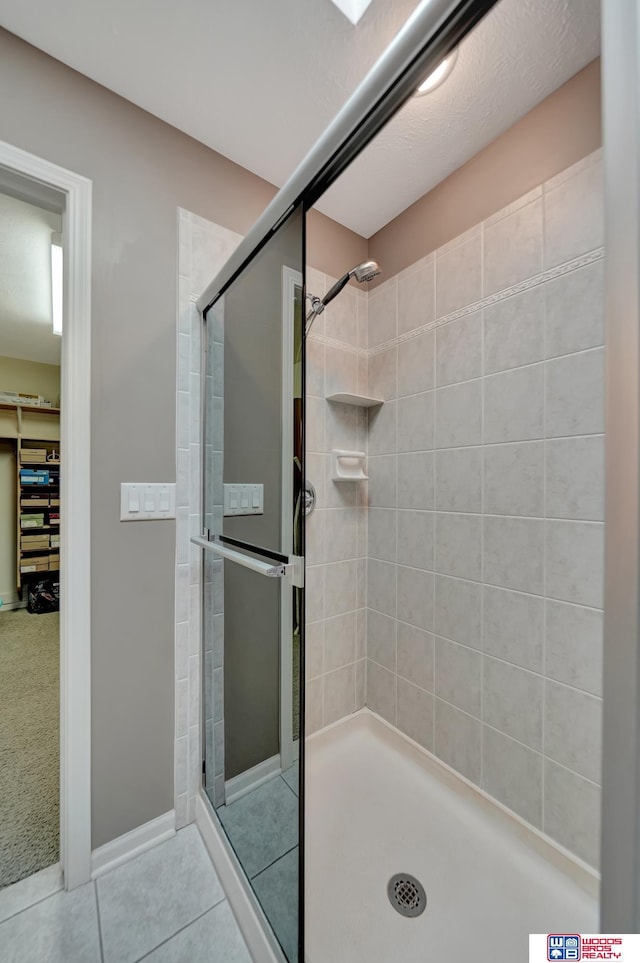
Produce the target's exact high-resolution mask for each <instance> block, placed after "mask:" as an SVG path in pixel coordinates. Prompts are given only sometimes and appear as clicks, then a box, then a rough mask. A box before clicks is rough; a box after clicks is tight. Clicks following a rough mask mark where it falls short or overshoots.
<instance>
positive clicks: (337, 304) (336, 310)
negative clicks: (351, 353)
mask: <svg viewBox="0 0 640 963" xmlns="http://www.w3.org/2000/svg"><path fill="white" fill-rule="evenodd" d="M337 280H338V279H337V278H332V277H327V279H326V282H327V288H329V287H333V285H334V284H335V282H336V281H337ZM325 315H326V316H325V334H326V336H327V338H334V339H335V340H336V341H342V342H344V343H345V344H349V345H353V346H354V347H355V346H356V345H357V344H358V290H357V288H356V286H355V285H354V284H347V286H346V288H344V289H343V291H342V293H341V294H340V297H338V298H335V300H333V301H332V302H331V304H329V306H328V307H327V309H326V311H325Z"/></svg>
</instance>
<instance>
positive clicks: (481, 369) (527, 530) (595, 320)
mask: <svg viewBox="0 0 640 963" xmlns="http://www.w3.org/2000/svg"><path fill="white" fill-rule="evenodd" d="M493 6H494V3H493V2H490V0H486V2H453V0H431V2H425V3H423V4H421V5H420V6H419V8H418V10H417V11H416V13H415V14H414V16H413V17H412V18H411V20H410V21H409V22H408V23H407V25H406V27H405V28H404V30H403V31H402V32H401V33H400V34H399V35H398V37H397V38H396V40H395V41H394V43H393V44H392V45H391V47H390V48H389V50H388V51H387V52H386V53H385V54H384V55H383V57H382V58H381V59H380V61H379V62H378V63H377V64H376V66H375V67H374V68H373V70H372V72H371V73H370V75H369V76H368V77H367V78H366V80H365V81H364V82H363V84H362V85H361V87H360V88H359V89H358V91H357V92H356V94H355V95H354V97H353V98H352V100H351V101H350V102H349V103H348V104H347V106H346V107H345V108H344V109H343V111H342V112H341V113H340V114H339V115H338V117H337V118H336V120H335V121H334V123H333V124H332V125H331V126H330V127H329V129H328V130H327V132H326V133H325V135H324V136H323V137H322V138H321V140H320V141H319V142H318V144H317V145H316V147H315V148H314V149H313V151H311V153H310V154H309V155H308V157H307V158H306V159H305V160H304V161H303V163H302V164H301V165H300V167H299V168H298V170H297V171H296V172H295V173H294V175H293V176H292V178H291V180H290V181H289V182H288V184H287V185H286V186H285V187H284V188H283V189H282V190H281V191H280V192H279V194H278V195H277V196H276V198H275V199H274V201H273V202H272V204H271V205H270V206H269V208H267V210H266V211H265V213H264V214H263V216H262V217H261V219H260V220H259V221H258V223H257V224H256V225H255V227H254V228H253V229H252V231H251V232H250V233H249V235H247V237H246V238H245V239H244V240H242V241H241V243H240V244H239V245H238V247H237V248H236V250H235V251H234V253H233V254H232V255H231V257H230V258H229V260H228V261H227V262H226V264H225V265H224V267H223V268H222V269H221V270H220V272H219V273H218V274H217V276H216V277H215V278H214V280H213V281H212V282H211V283H210V284H209V286H208V287H207V289H206V290H205V292H204V293H203V294H202V295H201V296H200V298H199V300H198V309H199V311H200V313H201V323H202V360H201V368H200V370H201V373H202V376H201V379H200V385H201V394H202V410H201V414H202V422H201V423H202V439H201V451H202V502H201V504H202V527H201V529H199V531H198V532H197V534H193V536H192V539H191V541H192V542H193V543H194V544H196V545H197V546H198V547H199V549H201V550H202V652H203V655H204V656H205V657H204V659H203V663H204V672H203V686H202V703H201V720H200V731H201V733H202V749H203V753H202V755H203V767H202V782H201V795H200V800H199V803H198V805H199V820H200V821H201V822H202V824H205V823H206V827H207V829H206V833H205V837H206V838H210V839H211V840H213V842H212V843H211V846H212V850H213V852H214V856H215V855H216V854H217V857H218V863H219V867H220V866H223V867H224V871H222V870H221V872H222V875H223V878H224V880H225V882H226V885H227V890H228V892H229V898H230V900H231V901H232V903H234V908H235V910H236V913H237V915H238V917H239V920H240V923H241V926H242V929H243V932H244V933H245V936H246V937H247V940H248V942H249V945H250V948H251V949H252V952H253V954H254V957H255V959H257V960H258V959H259V960H265V961H267V960H269V961H271V963H273V961H282V960H287V961H289V963H294V961H295V963H303V961H307V963H321V961H329V960H340V961H343V963H359V961H361V960H362V961H364V960H367V961H374V960H380V961H383V960H389V959H403V960H407V961H409V960H416V961H417V960H421V959H424V958H425V956H424V954H425V948H426V947H427V946H429V947H430V948H431V949H432V951H433V952H434V954H436V955H438V954H439V955H441V956H443V957H444V958H446V959H450V960H452V961H454V963H458V961H459V960H460V961H461V960H462V959H466V958H468V957H469V956H473V955H474V953H475V952H476V949H477V945H478V940H481V941H483V942H484V941H496V940H497V941H498V942H499V943H500V946H499V947H498V948H497V949H495V950H494V951H492V952H493V958H494V959H496V960H499V961H500V963H502V961H503V960H504V961H506V960H510V959H512V958H518V959H520V958H521V959H524V958H525V955H526V947H527V945H528V944H527V940H528V934H529V933H553V932H558V933H562V932H566V933H579V932H590V933H595V932H597V931H598V930H600V931H602V932H611V931H612V930H614V929H616V928H617V929H623V930H624V929H626V931H627V932H632V931H633V928H634V925H636V924H637V915H636V908H635V907H634V901H633V897H632V896H630V895H629V894H630V893H631V894H633V893H636V892H637V890H636V889H635V886H636V882H637V880H636V872H637V864H636V863H634V861H633V859H632V857H631V855H629V854H633V853H634V852H637V847H638V839H637V827H635V823H634V817H633V813H634V808H635V792H636V788H635V786H636V782H635V775H634V774H635V772H636V767H637V765H638V763H637V759H635V757H634V755H633V752H632V750H633V748H634V747H635V745H636V742H635V738H636V729H635V727H636V726H637V719H636V718H635V715H634V713H633V711H632V708H631V707H630V704H637V692H636V690H635V686H636V685H637V676H636V671H635V669H636V666H637V638H636V635H635V628H636V626H635V617H634V615H633V613H634V612H635V603H636V602H637V584H636V581H637V579H636V576H637V572H638V561H637V538H636V535H637V533H636V532H635V530H634V535H633V545H632V546H630V545H626V547H625V545H624V544H623V543H624V540H625V539H627V538H629V536H628V531H629V530H630V529H628V527H626V526H625V524H624V520H623V519H621V518H620V508H619V505H620V500H621V498H623V497H624V498H625V499H626V505H627V509H626V510H627V516H626V517H627V518H628V520H629V521H632V520H633V518H634V517H635V514H634V513H635V507H634V506H633V505H630V503H629V487H630V485H631V482H632V481H634V480H635V474H633V471H632V464H631V462H632V460H633V457H634V452H636V447H634V446H635V445H636V443H637V439H635V440H634V441H633V444H632V443H631V439H625V441H624V443H623V442H622V440H621V438H620V437H619V434H616V432H615V431H614V434H613V436H610V437H612V438H613V440H612V442H611V448H610V449H609V450H608V455H607V457H608V458H609V459H610V458H612V457H613V453H614V452H615V451H616V450H617V451H618V455H617V458H618V464H623V463H624V464H625V465H627V468H628V471H629V473H630V474H629V476H628V479H627V481H624V479H621V477H620V475H621V472H620V471H619V470H616V468H615V467H612V466H611V462H610V461H609V462H607V493H608V494H607V497H608V499H609V500H610V501H609V502H608V504H607V511H606V521H607V548H606V558H605V549H604V528H605V503H604V473H605V451H604V439H605V404H604V401H605V380H606V379H605V369H604V363H605V362H604V356H605V344H606V348H607V352H608V364H609V366H610V370H611V365H615V364H616V361H618V362H619V363H620V362H621V361H622V359H623V358H624V357H625V336H624V332H623V330H622V329H623V328H624V327H625V325H626V326H627V327H628V328H629V330H628V331H627V332H626V336H627V337H628V338H629V339H630V343H631V344H633V345H637V332H636V331H635V330H634V331H633V332H632V331H631V328H630V325H631V318H632V317H633V318H634V319H635V320H636V321H637V313H634V310H635V309H633V308H632V306H631V307H630V306H629V305H628V304H627V305H626V306H622V305H621V303H620V302H616V303H614V302H612V300H611V298H612V295H611V291H610V287H611V281H610V280H608V279H605V274H604V222H605V217H606V220H607V253H608V257H609V256H610V251H611V250H617V251H618V253H619V252H620V251H622V250H627V249H629V247H631V249H632V250H635V249H636V248H635V247H634V246H633V245H634V244H635V245H636V247H637V243H638V241H637V238H635V235H634V234H633V229H632V225H631V224H627V226H626V234H625V229H624V228H623V225H622V222H621V219H620V216H621V212H622V210H623V209H624V203H623V201H622V200H621V198H620V196H619V194H618V192H617V191H615V190H613V189H612V188H611V187H610V186H609V183H610V181H609V179H610V178H611V177H612V176H613V174H612V172H613V171H614V169H615V163H614V161H613V160H612V159H611V156H610V155H609V153H608V152H609V151H610V150H612V147H611V146H610V145H613V144H614V143H616V142H618V141H620V138H624V137H625V136H626V137H631V134H630V133H629V124H627V123H626V122H625V116H626V115H625V110H626V111H630V112H631V113H632V112H633V103H626V102H623V101H624V97H622V95H621V90H620V85H619V79H618V77H617V76H616V67H615V66H613V67H612V68H611V69H610V75H611V76H610V79H609V81H608V83H609V87H608V88H607V85H606V83H605V103H604V107H605V118H606V119H605V162H606V163H608V164H609V165H610V169H607V170H605V171H603V156H602V151H601V150H596V151H591V152H589V153H588V154H587V156H585V157H582V158H581V159H580V160H578V161H575V162H573V163H571V164H570V165H569V166H567V167H566V168H565V169H563V170H561V171H560V172H558V173H555V174H554V175H553V176H552V177H548V178H546V179H541V181H540V183H538V184H537V185H536V186H535V187H533V189H530V190H527V191H526V192H523V194H522V196H519V197H518V198H516V199H513V200H512V201H511V202H510V203H509V205H508V206H506V207H500V208H499V209H496V210H492V211H491V212H490V213H489V214H487V216H486V217H484V219H482V220H481V221H480V222H479V223H477V224H475V225H474V226H473V227H471V228H469V229H467V230H465V231H464V232H462V233H459V234H456V235H455V236H452V237H450V238H449V239H448V240H447V241H446V243H444V244H442V245H441V246H440V247H438V248H437V249H435V250H432V251H430V252H429V253H428V254H426V255H424V256H422V257H420V258H418V259H416V260H415V261H413V262H411V263H409V264H408V265H406V266H403V267H402V269H401V270H398V271H395V272H394V273H391V272H385V260H384V258H383V257H382V256H380V264H378V263H377V262H376V261H374V260H372V259H370V258H369V259H367V260H366V261H364V262H363V263H361V264H358V266H357V267H355V268H352V269H349V264H344V266H343V270H344V271H345V272H346V273H344V274H343V275H342V277H340V278H339V279H338V280H336V279H335V278H334V277H332V276H329V275H327V274H326V273H325V272H323V271H322V270H321V269H320V268H321V266H320V265H318V264H314V263H313V262H312V259H311V258H308V257H307V239H306V234H307V231H308V230H310V227H309V222H308V214H309V212H310V211H311V209H312V208H313V207H314V205H315V204H316V202H317V201H318V199H319V198H320V197H321V196H322V195H323V193H324V192H325V191H326V190H327V189H328V188H329V187H330V186H331V185H332V184H333V183H334V182H335V181H336V180H337V178H339V176H340V174H341V173H342V172H343V171H344V170H346V168H347V167H348V165H349V164H350V163H351V161H352V160H353V159H354V158H355V157H356V156H357V155H358V153H359V152H360V151H361V150H363V149H364V148H365V147H366V145H367V144H368V143H370V141H371V140H372V138H373V137H374V136H375V135H376V133H377V132H378V131H379V130H381V129H382V127H383V126H384V125H385V124H386V123H387V122H388V120H389V119H390V118H391V117H392V116H393V115H394V113H395V112H396V111H397V110H399V109H400V108H401V107H402V105H403V104H404V103H405V102H406V101H407V99H408V98H409V97H410V95H411V93H412V92H413V91H414V90H415V89H416V87H417V86H418V83H419V82H420V81H421V80H422V79H424V77H425V76H426V75H428V74H429V72H430V71H431V70H433V69H434V68H435V67H436V66H437V65H438V63H440V62H441V60H442V59H443V57H445V56H446V55H447V54H448V53H449V52H450V51H451V50H453V49H454V48H456V47H457V46H458V45H460V44H461V42H462V41H463V40H464V38H465V36H466V35H467V34H469V33H470V32H471V31H472V30H473V28H474V27H475V26H476V24H477V23H479V22H480V21H481V19H482V18H483V17H484V15H485V14H486V13H487V12H488V11H489V10H490V9H491V8H492V7H493ZM615 6H616V7H617V8H618V9H617V11H613V9H612V8H611V7H610V8H609V18H610V23H609V27H608V29H609V41H608V42H609V43H614V39H613V38H617V39H616V40H615V42H616V43H622V39H621V38H622V36H623V35H624V32H625V30H624V18H625V16H627V17H628V16H630V14H629V12H628V11H626V12H625V11H624V8H625V4H624V2H623V0H620V2H619V3H616V4H615ZM616 31H617V32H618V33H619V34H620V36H619V37H618V34H617V33H616ZM605 54H606V48H605ZM623 60H624V58H622V60H621V61H620V62H621V63H622V61H623ZM605 69H606V70H607V69H609V64H608V62H607V61H605ZM627 69H630V67H629V65H628V64H627ZM620 71H622V67H619V70H618V73H619V74H620ZM605 76H607V75H605ZM616 85H617V86H616ZM628 99H629V100H630V101H632V98H631V94H629V95H628ZM612 102H613V106H612ZM607 111H608V113H607ZM634 136H635V133H634ZM607 138H608V139H607ZM619 146H620V145H619V144H618V148H619ZM626 148H627V149H628V152H629V154H630V155H633V156H634V157H635V154H637V153H639V152H638V147H637V144H635V146H634V147H633V150H631V149H630V147H629V144H626ZM634 151H635V154H634ZM636 162H637V158H636ZM623 166H624V165H623ZM619 176H620V178H623V177H624V178H626V179H625V184H630V183H633V177H634V174H633V170H632V168H631V167H630V166H627V168H626V169H625V170H624V171H622V172H621V173H620V175H619ZM605 184H606V185H607V190H606V191H605V189H604V187H605ZM605 211H606V214H605ZM634 238H635V240H634ZM371 253H376V252H373V251H372V252H371ZM376 256H378V254H377V253H376ZM309 261H311V263H309ZM351 263H353V262H351ZM626 263H627V269H628V270H629V271H632V265H631V263H630V262H629V261H627V262H626ZM347 269H348V270H347ZM622 270H623V268H622V261H621V262H620V264H619V265H618V266H616V268H615V271H617V272H622ZM336 273H337V272H336ZM378 275H380V277H378ZM366 282H371V283H370V286H369V287H368V288H366V286H365V285H366ZM622 282H623V277H622V274H621V273H620V274H619V277H618V281H617V287H616V291H617V292H618V293H617V295H616V296H617V297H618V298H620V297H621V295H620V293H619V292H620V291H622V290H625V286H624V283H622ZM605 289H606V292H607V295H606V297H607V298H608V303H609V309H608V310H609V313H608V320H607V324H608V327H607V334H606V337H605V327H604V315H605ZM626 290H627V291H628V287H627V288H626ZM324 292H326V293H324ZM614 301H615V299H614ZM612 304H613V306H614V314H613V315H612V314H611V310H612ZM619 329H620V330H619ZM637 367H638V366H637V358H636V357H634V362H633V364H632V365H629V366H628V368H627V369H626V370H624V371H623V368H624V366H622V367H621V369H620V371H618V369H617V368H616V369H615V370H616V372H617V374H616V379H614V380H615V381H616V385H615V386H614V385H613V384H612V383H611V379H609V382H608V383H607V384H608V387H607V393H608V394H607V397H608V409H607V424H606V429H607V432H608V431H610V430H611V426H612V424H613V425H615V426H616V430H617V428H618V427H619V424H620V419H626V423H627V424H629V423H630V419H631V412H632V411H633V410H634V405H635V404H636V402H637V384H636V382H637ZM618 375H619V377H618ZM634 417H635V416H634ZM634 424H635V421H634ZM614 446H615V448H614ZM623 452H624V454H623ZM620 459H622V461H621V460H620ZM628 459H630V460H631V462H628V461H627V460H628ZM629 479H631V481H629ZM614 493H615V502H613V501H612V499H614ZM631 501H632V502H634V501H635V502H637V491H636V492H635V493H634V494H633V497H632V498H631ZM616 539H617V541H614V540H616ZM622 558H624V559H626V563H625V567H624V571H620V570H619V569H620V566H621V564H622V562H621V559H622ZM623 588H625V589H626V594H625V592H624V591H623ZM610 600H615V611H614V612H612V611H611V610H610V609H609V608H608V606H609V601H610ZM603 609H604V610H606V611H607V617H606V620H605V623H604V629H603ZM603 634H604V639H605V640H606V642H605V644H604V646H603ZM603 650H604V671H603V667H602V663H603ZM625 667H626V672H625ZM603 677H604V700H603ZM623 683H624V684H626V685H627V686H628V687H629V691H628V693H627V700H628V701H627V702H626V703H624V704H621V703H620V702H619V701H618V699H617V697H616V693H617V692H618V691H620V686H621V685H623ZM634 700H635V701H634ZM627 710H628V711H627ZM603 715H604V743H603V744H602V741H601V740H602V737H601V730H602V717H603ZM603 765H604V772H605V775H606V776H607V778H606V779H603V777H602V775H601V773H602V768H603ZM610 781H611V782H610ZM611 783H615V784H616V785H618V786H619V787H620V794H618V793H613V792H611V791H610V788H609V787H610V784H611ZM614 797H615V798H614ZM601 799H602V803H601ZM614 812H617V816H616V817H615V818H614V817H613V814H614ZM601 825H602V830H601ZM207 834H208V837H207ZM601 839H603V840H604V841H605V842H604V844H601ZM601 853H602V861H601ZM612 854H615V858H614V856H613V855H612ZM599 873H601V874H602V875H601V877H600V875H599ZM225 874H226V876H225ZM232 894H235V895H233V896H232ZM234 900H235V902H234ZM599 914H602V915H599ZM461 924H462V925H461ZM498 937H500V939H499V940H498ZM500 953H503V956H500Z"/></svg>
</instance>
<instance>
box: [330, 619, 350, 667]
mask: <svg viewBox="0 0 640 963" xmlns="http://www.w3.org/2000/svg"><path fill="white" fill-rule="evenodd" d="M355 658H356V613H355V612H345V613H344V614H343V615H336V616H334V617H333V618H331V619H326V620H325V622H324V671H325V672H331V671H332V670H333V669H339V668H341V667H342V666H344V665H348V664H349V663H351V662H355Z"/></svg>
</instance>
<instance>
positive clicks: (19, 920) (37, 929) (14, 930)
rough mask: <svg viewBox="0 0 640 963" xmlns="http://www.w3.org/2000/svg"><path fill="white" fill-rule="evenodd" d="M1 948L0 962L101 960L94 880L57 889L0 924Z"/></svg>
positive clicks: (85, 962)
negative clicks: (64, 888)
mask: <svg viewBox="0 0 640 963" xmlns="http://www.w3.org/2000/svg"><path fill="white" fill-rule="evenodd" d="M0 952H1V955H2V963H27V961H29V963H31V961H33V963H40V961H42V963H45V961H46V963H100V960H101V954H100V937H99V933H98V915H97V910H96V897H95V890H94V884H93V883H87V884H86V885H85V886H80V887H78V889H75V890H73V891H72V892H70V893H67V892H64V891H63V892H60V893H56V894H55V895H53V896H49V897H48V898H47V899H44V900H42V902H40V903H36V904H35V906H31V907H29V909H26V910H23V912H21V913H18V914H17V915H16V916H12V917H11V918H10V919H8V920H6V921H5V922H4V923H2V924H0ZM123 959H124V958H123Z"/></svg>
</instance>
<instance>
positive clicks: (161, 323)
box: [0, 31, 367, 847]
mask: <svg viewBox="0 0 640 963" xmlns="http://www.w3.org/2000/svg"><path fill="white" fill-rule="evenodd" d="M0 87H1V89H3V90H4V91H6V92H7V96H4V97H2V98H1V100H0V136H1V137H2V139H3V140H5V141H8V142H9V143H11V144H14V145H16V146H18V147H21V148H23V149H24V150H27V151H30V152H32V153H34V154H37V155H38V156H40V157H43V158H45V159H47V160H49V161H52V162H54V163H57V164H60V165H62V166H63V167H67V168H69V169H70V170H73V171H75V172H76V173H79V174H83V175H85V176H86V177H89V178H91V180H92V181H93V277H92V285H93V288H92V299H93V300H92V334H93V366H92V388H93V398H92V483H91V484H92V499H93V503H92V545H93V549H92V560H91V561H92V577H93V584H92V602H93V611H92V700H93V701H92V793H93V807H92V808H93V829H92V841H93V846H94V847H96V846H100V845H101V844H103V843H106V842H108V841H109V840H111V839H114V838H115V837H116V836H119V835H120V834H122V833H125V832H127V831H129V830H131V829H133V828H135V827H136V826H139V825H140V824H142V823H144V822H146V821H147V820H150V819H153V818H155V817H156V816H159V815H161V814H162V813H164V812H166V811H167V810H169V809H172V808H173V803H174V801H173V732H174V694H173V676H174V666H173V623H174V613H173V609H174V589H173V585H174V562H175V526H174V524H173V523H170V522H166V523H165V522H156V523H148V524H143V523H140V524H129V525H123V524H121V523H120V522H119V484H120V482H121V481H127V480H130V481H135V480H139V481H151V482H153V481H172V480H174V479H175V377H176V376H175V370H176V358H175V345H176V274H177V270H176V264H177V252H176V245H177V214H176V208H177V207H178V206H181V207H184V208H187V209H189V210H193V211H196V212H198V213H200V214H202V216H204V217H207V218H209V219H210V220H212V221H215V222H217V223H219V224H222V225H224V226H225V227H228V228H230V229H232V230H235V231H238V232H239V233H242V234H244V233H246V232H247V230H248V229H249V227H250V226H251V224H252V223H253V221H254V220H255V219H256V218H257V217H258V215H259V214H260V212H261V210H262V209H263V208H264V207H265V205H266V204H267V203H268V201H269V200H270V199H271V197H272V196H273V193H274V188H273V187H272V186H270V185H269V184H267V183H266V182H264V181H261V180H260V179H258V178H256V177H254V176H253V175H251V174H249V173H248V172H247V171H245V170H243V169H242V168H240V167H238V166H237V165H235V164H232V163H231V162H230V161H228V160H226V159H225V158H223V157H221V156H220V155H218V154H216V153H215V152H213V151H211V150H209V149H208V148H205V147H203V146H202V145H200V144H198V143H196V142H195V141H193V140H192V139H190V138H189V137H186V136H185V135H183V134H181V133H179V132H178V131H176V130H175V129H174V128H172V127H170V126H168V125H167V124H165V123H163V122H161V121H159V120H157V119H156V118H154V117H152V116H151V115H149V114H147V113H145V112H144V111H142V110H140V109H138V108H136V107H134V106H133V105H131V104H130V103H128V102H127V101H125V100H123V99H122V98H120V97H117V96H116V95H115V94H112V93H110V92H109V91H107V90H105V89H104V88H102V87H100V86H99V85H97V84H95V83H93V82H92V81H89V80H87V79H86V78H85V77H83V76H82V75H80V74H78V73H76V72H75V71H72V70H70V69H69V68H67V67H65V66H64V65H63V64H61V63H59V62H58V61H55V60H53V59H51V58H50V57H47V56H46V55H44V54H42V53H41V52H40V51H38V50H36V49H35V48H33V47H30V46H29V45H27V44H25V43H23V42H22V41H21V40H19V39H17V38H16V37H14V36H12V35H11V34H9V33H7V32H5V31H0ZM9 92H10V94H9ZM313 223H315V224H316V226H317V237H318V246H317V247H316V250H315V251H313ZM313 223H312V238H311V241H310V248H311V251H312V252H313V253H314V258H315V262H316V263H318V264H319V265H320V266H323V265H326V266H325V269H326V270H327V271H331V272H332V273H334V274H335V273H340V272H341V270H343V267H342V265H344V264H345V263H348V264H350V263H357V261H358V260H361V259H362V258H363V257H366V253H367V252H366V248H367V245H366V241H364V239H362V238H358V237H357V236H356V235H354V234H352V233H351V232H348V231H346V230H344V229H342V228H339V227H338V226H337V225H333V224H332V222H328V221H327V219H326V218H320V217H318V218H316V220H315V221H314V222H313ZM329 226H331V228H332V229H331V230H329ZM329 235H330V236H331V239H332V241H333V243H332V245H330V244H327V243H326V242H327V241H328V239H329ZM329 261H332V262H333V263H331V264H330V263H329Z"/></svg>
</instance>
